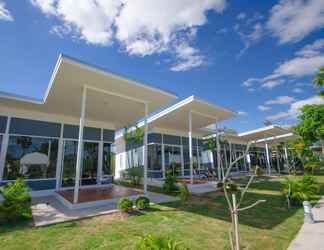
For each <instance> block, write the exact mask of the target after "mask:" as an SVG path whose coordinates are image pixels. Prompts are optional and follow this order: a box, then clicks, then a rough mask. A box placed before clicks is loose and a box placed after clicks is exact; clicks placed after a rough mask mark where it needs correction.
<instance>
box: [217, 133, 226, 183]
mask: <svg viewBox="0 0 324 250" xmlns="http://www.w3.org/2000/svg"><path fill="white" fill-rule="evenodd" d="M218 132H219V131H218V130H217V134H216V145H217V170H218V172H217V173H218V180H219V181H220V180H222V176H221V175H222V170H221V158H220V157H221V154H220V144H219V133H218ZM223 177H224V176H223Z"/></svg>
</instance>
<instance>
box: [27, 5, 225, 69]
mask: <svg viewBox="0 0 324 250" xmlns="http://www.w3.org/2000/svg"><path fill="white" fill-rule="evenodd" d="M31 2H32V4H33V5H34V6H36V7H38V8H39V9H40V10H41V11H42V12H43V13H44V14H45V15H47V16H55V17H56V18H58V19H59V20H60V21H61V22H62V25H64V26H65V27H67V26H69V27H70V28H71V32H73V33H74V34H79V38H80V39H82V40H85V41H86V42H87V43H90V44H96V45H102V46H107V45H110V44H111V43H112V42H114V41H118V42H119V43H120V45H121V47H122V48H123V49H124V51H125V52H126V53H128V54H130V55H136V56H147V55H152V54H157V53H169V54H171V55H174V58H175V59H176V63H175V64H174V65H172V67H171V69H172V70H174V71H182V70H188V69H190V68H193V67H198V66H200V65H201V64H202V63H203V58H204V57H203V56H202V55H200V51H199V49H196V48H194V47H193V46H192V44H191V42H192V41H193V40H194V39H195V37H196V29H197V28H198V27H200V26H203V25H205V24H206V23H207V12H209V11H213V12H216V13H222V12H223V10H224V9H225V7H226V0H201V1H190V0H176V1H172V2H170V1H164V0H155V1H151V0H79V1H78V3H77V4H75V1H73V0H31ZM65 30H66V29H64V31H65ZM56 31H61V30H60V29H58V28H56ZM60 34H61V33H60Z"/></svg>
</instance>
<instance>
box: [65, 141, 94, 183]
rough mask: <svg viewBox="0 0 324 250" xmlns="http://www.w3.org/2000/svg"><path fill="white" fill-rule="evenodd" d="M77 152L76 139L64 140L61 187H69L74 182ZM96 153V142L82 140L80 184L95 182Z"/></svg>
mask: <svg viewBox="0 0 324 250" xmlns="http://www.w3.org/2000/svg"><path fill="white" fill-rule="evenodd" d="M77 152H78V142H77V141H72V140H71V141H70V140H66V141H64V152H63V159H62V162H63V164H62V168H63V169H62V177H61V186H62V187H71V186H74V184H75V171H76V169H75V167H76V160H77ZM98 154H99V143H98V142H84V145H83V161H82V166H81V185H94V184H96V183H97V169H98Z"/></svg>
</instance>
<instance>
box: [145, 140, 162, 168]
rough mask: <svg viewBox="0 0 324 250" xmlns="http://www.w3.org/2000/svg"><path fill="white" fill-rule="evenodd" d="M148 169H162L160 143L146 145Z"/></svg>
mask: <svg viewBox="0 0 324 250" xmlns="http://www.w3.org/2000/svg"><path fill="white" fill-rule="evenodd" d="M148 169H149V170H162V146H161V145H160V144H150V145H148Z"/></svg>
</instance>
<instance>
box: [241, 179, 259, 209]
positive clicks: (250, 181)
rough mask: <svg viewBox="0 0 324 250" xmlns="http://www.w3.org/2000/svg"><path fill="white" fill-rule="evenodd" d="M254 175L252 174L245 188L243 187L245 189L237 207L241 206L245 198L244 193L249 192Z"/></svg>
mask: <svg viewBox="0 0 324 250" xmlns="http://www.w3.org/2000/svg"><path fill="white" fill-rule="evenodd" d="M254 177H255V174H254V175H252V176H251V177H250V179H249V181H248V183H247V184H246V186H245V188H244V189H243V191H242V193H241V198H240V201H239V202H238V204H237V208H239V207H240V205H241V203H242V201H243V199H244V195H245V193H246V192H247V190H248V189H249V187H250V185H251V183H252V181H253V179H254Z"/></svg>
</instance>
